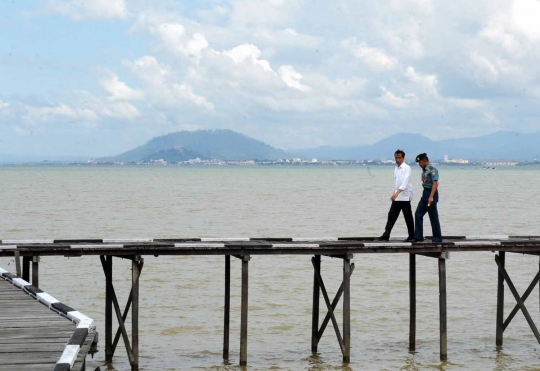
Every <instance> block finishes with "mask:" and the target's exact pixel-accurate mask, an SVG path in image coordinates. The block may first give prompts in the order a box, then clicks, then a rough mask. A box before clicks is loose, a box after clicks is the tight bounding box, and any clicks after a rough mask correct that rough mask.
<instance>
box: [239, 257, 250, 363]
mask: <svg viewBox="0 0 540 371" xmlns="http://www.w3.org/2000/svg"><path fill="white" fill-rule="evenodd" d="M249 260H250V256H249V255H244V256H243V257H242V305H241V315H240V366H246V365H247V336H248V288H249V284H248V278H249V270H248V269H249Z"/></svg>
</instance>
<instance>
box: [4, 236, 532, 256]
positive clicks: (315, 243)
mask: <svg viewBox="0 0 540 371" xmlns="http://www.w3.org/2000/svg"><path fill="white" fill-rule="evenodd" d="M15 251H17V252H19V253H20V255H21V256H53V255H56V256H82V255H113V256H133V255H245V254H249V255H306V254H307V255H311V254H315V255H318V254H323V255H344V254H348V253H353V254H373V253H375V254H378V253H411V254H417V253H418V254H421V253H442V252H459V251H509V252H527V253H540V236H445V237H443V242H442V243H433V242H431V241H430V240H429V239H426V240H425V241H424V242H413V243H410V242H402V241H401V240H399V239H393V240H390V241H387V242H386V241H377V240H376V238H374V237H322V238H275V237H272V238H178V239H173V238H170V239H151V238H148V239H147V238H144V239H86V240H85V239H80V240H53V239H51V240H1V241H0V256H13V255H14V253H15Z"/></svg>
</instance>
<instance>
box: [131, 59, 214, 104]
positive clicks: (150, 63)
mask: <svg viewBox="0 0 540 371" xmlns="http://www.w3.org/2000/svg"><path fill="white" fill-rule="evenodd" d="M124 65H125V66H127V67H128V68H129V69H131V71H132V72H133V73H134V74H135V75H136V76H137V77H138V78H139V80H140V81H141V82H142V83H143V84H144V85H145V93H146V100H147V101H148V102H149V103H150V104H152V105H153V106H155V107H160V106H163V107H166V108H167V109H174V110H175V111H176V110H180V109H182V108H183V103H186V102H190V103H191V104H194V105H195V106H197V107H201V108H204V109H205V110H207V111H213V110H214V105H213V104H212V103H211V102H209V101H208V99H207V98H205V97H203V96H201V95H198V94H195V93H194V92H193V88H192V87H191V86H190V85H189V84H187V83H183V82H179V81H177V79H176V78H175V76H174V75H172V74H171V67H170V66H166V65H162V64H161V63H159V62H158V60H157V59H156V58H155V57H152V56H144V57H142V58H139V59H137V60H135V61H134V62H129V61H126V62H124Z"/></svg>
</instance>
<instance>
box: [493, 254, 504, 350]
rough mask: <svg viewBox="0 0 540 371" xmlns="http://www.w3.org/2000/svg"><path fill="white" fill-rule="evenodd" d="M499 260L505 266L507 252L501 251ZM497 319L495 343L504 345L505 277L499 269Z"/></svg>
mask: <svg viewBox="0 0 540 371" xmlns="http://www.w3.org/2000/svg"><path fill="white" fill-rule="evenodd" d="M499 262H500V264H501V266H502V267H503V268H504V266H505V252H504V251H499ZM497 272H498V274H497V319H496V334H495V345H496V346H498V347H500V346H502V345H503V333H504V277H503V274H502V272H501V271H500V270H499V269H498V270H497Z"/></svg>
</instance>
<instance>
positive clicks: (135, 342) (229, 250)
mask: <svg viewBox="0 0 540 371" xmlns="http://www.w3.org/2000/svg"><path fill="white" fill-rule="evenodd" d="M476 251H492V252H494V253H496V255H495V263H496V265H494V269H497V271H498V279H497V283H494V285H497V288H498V290H497V298H494V303H496V305H497V316H496V318H495V319H494V332H495V345H496V346H501V345H502V344H503V333H504V331H505V329H506V328H507V327H508V325H509V324H510V322H511V321H512V319H513V318H514V316H515V315H516V314H517V313H518V312H519V311H521V312H522V314H523V315H524V316H525V318H526V320H527V322H528V324H529V326H530V328H531V330H532V332H533V333H534V335H535V337H536V339H537V341H538V342H539V343H540V333H539V331H538V329H537V327H536V325H535V323H534V321H533V319H532V317H531V315H530V313H529V312H528V310H527V308H526V306H525V301H526V299H527V297H528V296H529V295H530V293H531V292H532V291H533V289H534V287H535V286H536V285H537V284H538V282H539V281H540V270H539V272H538V274H536V276H535V277H534V278H533V280H532V282H531V284H530V286H529V287H528V288H527V290H526V291H525V293H524V294H523V295H520V294H519V293H518V292H517V290H516V288H515V287H514V285H513V283H512V280H511V277H510V275H509V273H508V272H507V270H506V267H505V260H506V253H507V252H508V253H519V254H527V255H540V236H445V237H443V242H442V243H433V242H431V241H430V240H429V239H428V240H426V241H424V242H418V243H409V242H400V241H398V240H390V241H387V242H381V241H377V240H376V239H375V238H373V237H342V238H339V237H325V238H168V239H167V238H166V239H72V240H53V239H51V240H2V241H0V256H14V255H17V256H19V255H20V257H22V259H23V267H22V276H23V279H26V280H29V279H30V265H32V283H36V282H38V280H39V257H40V256H68V257H70V256H71V257H77V256H83V255H94V256H99V258H100V261H101V264H102V267H103V271H104V274H105V281H106V283H105V359H106V361H108V362H112V359H113V356H114V353H115V351H116V348H117V345H118V342H119V340H120V337H122V339H123V341H124V345H125V348H126V352H127V355H128V358H129V362H130V364H131V369H132V370H138V369H139V320H138V318H139V277H140V275H141V273H142V269H143V266H144V258H143V256H145V255H153V256H159V255H222V256H224V258H225V261H224V265H225V272H224V334H223V358H224V359H225V360H228V359H229V340H230V337H229V320H230V283H231V275H230V274H231V256H232V257H234V258H238V259H239V260H240V261H241V263H242V264H241V265H242V285H241V321H240V359H239V363H240V365H246V364H247V344H248V341H247V340H248V291H249V290H248V289H249V262H250V260H251V258H255V257H256V258H259V257H261V256H262V255H308V256H312V257H311V261H312V264H313V268H314V269H313V272H314V273H313V303H312V318H311V321H312V335H311V350H312V352H317V349H318V344H319V340H320V339H321V337H322V336H323V334H324V332H325V329H326V328H327V326H328V325H329V324H330V323H331V326H332V327H333V329H334V332H335V335H336V338H337V341H338V343H339V346H340V349H341V353H342V355H343V362H345V363H347V362H350V355H351V353H350V350H351V330H352V329H351V311H350V306H351V302H350V292H351V291H350V289H351V276H352V274H353V271H354V263H352V262H351V259H352V258H353V256H354V255H357V256H358V255H360V254H380V253H386V254H388V253H393V254H395V253H402V254H408V256H409V259H408V260H409V278H410V279H409V294H410V322H409V323H410V328H409V349H408V350H409V351H414V350H415V348H416V257H417V256H425V257H428V258H434V259H436V262H437V265H438V271H439V321H440V326H439V336H440V359H441V361H446V360H447V357H448V350H447V312H446V309H447V302H446V272H447V267H446V261H447V259H449V257H450V254H451V253H471V252H476ZM323 257H332V258H340V259H342V260H343V276H342V284H341V287H340V288H339V290H338V291H337V293H336V294H335V296H334V298H333V299H332V300H331V298H330V296H329V293H328V292H327V291H326V288H325V285H324V280H323V278H322V269H321V259H322V258H323ZM114 258H124V259H130V260H131V261H132V287H131V291H130V294H129V297H128V300H127V303H126V305H125V307H124V310H123V311H122V310H121V308H120V305H119V303H118V300H117V297H116V293H115V290H114V285H113V259H114ZM536 259H538V258H536ZM360 263H361V261H360ZM505 283H506V285H507V286H508V288H509V289H510V291H511V293H512V296H513V297H514V299H515V301H516V306H515V307H514V309H513V310H512V311H511V312H510V313H509V315H508V317H507V318H506V319H505V317H504V301H505V297H504V294H505ZM321 294H322V296H323V298H324V304H325V306H326V309H325V310H326V314H325V317H324V319H323V320H322V322H321V321H320V320H321V317H320V314H321V308H320V307H319V303H320V297H321ZM342 297H343V300H342V305H343V318H342V326H341V328H340V326H339V324H338V320H337V319H336V316H335V315H334V310H335V308H336V307H337V305H338V303H339V301H340V300H341V298H342ZM130 309H131V321H132V332H131V339H129V335H128V333H127V331H126V327H125V322H126V320H127V316H128V314H129V311H130ZM113 315H114V316H115V317H116V320H117V323H118V326H119V327H118V329H117V331H116V336H115V337H114V340H113ZM306 340H307V339H306Z"/></svg>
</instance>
